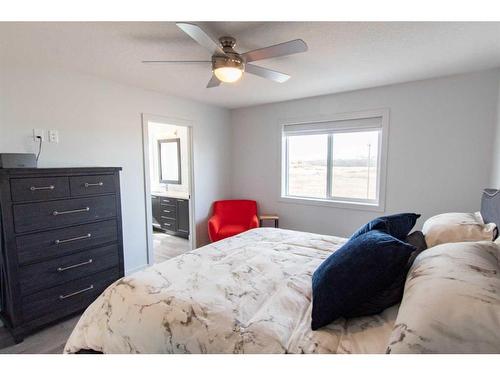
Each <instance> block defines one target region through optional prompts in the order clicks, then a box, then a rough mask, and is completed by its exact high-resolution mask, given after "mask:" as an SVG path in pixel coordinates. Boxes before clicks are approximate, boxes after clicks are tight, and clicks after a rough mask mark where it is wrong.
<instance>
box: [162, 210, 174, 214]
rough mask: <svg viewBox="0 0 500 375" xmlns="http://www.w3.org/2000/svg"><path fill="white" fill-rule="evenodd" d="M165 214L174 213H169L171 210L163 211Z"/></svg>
mask: <svg viewBox="0 0 500 375" xmlns="http://www.w3.org/2000/svg"><path fill="white" fill-rule="evenodd" d="M163 212H165V213H167V214H169V213H170V212H172V211H169V210H163Z"/></svg>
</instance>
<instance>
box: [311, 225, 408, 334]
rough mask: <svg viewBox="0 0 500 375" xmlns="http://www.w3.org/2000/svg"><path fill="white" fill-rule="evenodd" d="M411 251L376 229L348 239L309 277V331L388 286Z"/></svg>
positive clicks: (354, 307) (399, 271)
mask: <svg viewBox="0 0 500 375" xmlns="http://www.w3.org/2000/svg"><path fill="white" fill-rule="evenodd" d="M415 250H416V248H415V247H414V246H412V245H409V244H407V243H405V242H403V241H399V240H398V239H396V238H394V237H392V236H391V235H389V234H387V233H385V232H382V231H380V230H372V231H370V232H367V233H363V234H359V235H358V236H356V237H354V238H351V239H350V240H349V241H347V242H346V243H345V244H344V245H343V246H342V247H341V248H340V249H338V250H337V251H335V252H334V253H333V254H332V255H330V256H329V257H328V258H327V259H326V260H325V261H324V262H323V263H322V264H321V265H320V266H319V267H318V268H317V269H316V271H315V272H314V274H313V277H312V293H313V308H312V322H311V328H312V329H313V330H317V329H319V328H321V327H323V326H325V325H327V324H329V323H331V322H333V321H334V320H336V319H338V318H340V317H343V316H349V314H350V313H351V312H352V311H354V310H356V308H357V306H359V305H360V304H361V303H362V302H364V301H366V300H367V299H368V298H369V297H370V296H372V295H373V294H374V293H378V292H380V291H383V290H384V289H386V288H387V287H389V286H390V285H391V283H393V282H394V280H396V279H397V278H398V277H400V276H401V273H402V272H405V269H406V264H407V263H408V259H409V258H410V255H411V253H412V252H413V251H415ZM386 307H389V306H386Z"/></svg>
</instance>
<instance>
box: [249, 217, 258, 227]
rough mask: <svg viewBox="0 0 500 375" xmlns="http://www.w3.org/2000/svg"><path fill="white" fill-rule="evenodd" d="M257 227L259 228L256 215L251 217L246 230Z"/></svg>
mask: <svg viewBox="0 0 500 375" xmlns="http://www.w3.org/2000/svg"><path fill="white" fill-rule="evenodd" d="M258 227H260V222H259V218H258V216H257V215H253V216H252V218H251V219H250V225H249V226H248V228H249V229H252V228H258Z"/></svg>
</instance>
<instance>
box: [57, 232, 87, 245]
mask: <svg viewBox="0 0 500 375" xmlns="http://www.w3.org/2000/svg"><path fill="white" fill-rule="evenodd" d="M90 237H92V233H87V234H86V235H85V236H79V237H73V238H67V239H65V240H55V241H54V243H55V244H56V245H59V244H62V243H66V242H73V241H78V240H86V239H88V238H90Z"/></svg>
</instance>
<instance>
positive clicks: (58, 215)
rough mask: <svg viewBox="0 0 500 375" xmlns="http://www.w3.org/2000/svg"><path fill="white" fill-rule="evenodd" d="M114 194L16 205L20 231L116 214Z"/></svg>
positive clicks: (18, 231)
mask: <svg viewBox="0 0 500 375" xmlns="http://www.w3.org/2000/svg"><path fill="white" fill-rule="evenodd" d="M115 199H116V198H115V196H114V195H104V196H99V197H90V198H78V199H67V200H62V201H53V202H40V203H28V204H17V205H14V207H13V211H14V226H15V231H16V233H23V232H29V231H34V230H42V229H51V228H57V227H63V226H69V225H75V224H83V223H86V222H89V221H94V220H101V219H109V218H112V217H114V216H115V215H116V201H115Z"/></svg>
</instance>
